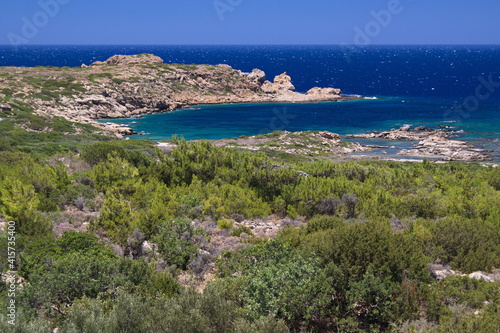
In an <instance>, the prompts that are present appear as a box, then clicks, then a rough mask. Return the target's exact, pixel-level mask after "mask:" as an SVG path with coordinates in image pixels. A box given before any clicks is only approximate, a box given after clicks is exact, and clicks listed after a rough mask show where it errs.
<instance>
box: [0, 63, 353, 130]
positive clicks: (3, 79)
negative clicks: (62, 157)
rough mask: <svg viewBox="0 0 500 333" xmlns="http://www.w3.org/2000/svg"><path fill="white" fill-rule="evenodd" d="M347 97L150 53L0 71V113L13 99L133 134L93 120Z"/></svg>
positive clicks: (40, 111)
mask: <svg viewBox="0 0 500 333" xmlns="http://www.w3.org/2000/svg"><path fill="white" fill-rule="evenodd" d="M353 98H355V97H350V96H343V95H341V90H340V89H334V88H318V87H315V88H312V89H311V90H309V91H308V92H307V93H304V94H302V93H298V92H296V91H295V87H294V86H293V84H292V80H291V78H290V76H288V75H287V74H286V73H283V74H281V75H278V76H276V77H275V78H274V80H273V82H270V81H268V80H267V77H266V74H265V73H264V72H263V71H261V70H259V69H254V70H253V71H252V72H251V73H244V72H242V71H239V70H235V69H233V68H232V67H230V66H228V65H215V66H214V65H183V64H167V63H164V61H163V59H161V58H160V57H157V56H154V55H151V54H140V55H132V56H125V55H116V56H113V57H111V58H109V59H108V60H106V61H105V62H100V61H98V62H94V63H93V64H91V65H90V66H87V65H82V66H81V67H77V68H69V67H62V68H59V67H34V68H27V67H2V68H0V99H1V100H2V101H3V104H2V105H1V107H2V108H3V109H4V110H6V111H8V110H9V109H12V108H14V107H15V103H14V102H13V101H19V102H22V103H25V104H26V105H29V107H30V108H32V110H33V112H34V113H35V114H36V115H39V116H43V117H47V118H51V117H63V118H65V119H67V120H69V121H72V122H77V123H85V124H92V125H94V126H96V127H98V128H101V129H104V130H107V131H112V132H114V133H116V134H118V135H122V134H132V133H133V132H132V130H131V129H130V128H128V127H122V126H119V125H116V124H102V123H98V122H96V120H98V119H106V118H126V117H131V116H140V115H144V114H152V113H158V112H169V111H172V110H175V109H177V108H181V107H186V106H189V105H195V104H224V103H269V102H323V101H339V100H344V99H353ZM7 116H8V112H7Z"/></svg>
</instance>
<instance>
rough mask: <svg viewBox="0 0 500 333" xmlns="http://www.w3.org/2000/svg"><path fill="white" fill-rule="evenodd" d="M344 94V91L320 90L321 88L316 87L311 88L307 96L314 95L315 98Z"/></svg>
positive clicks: (333, 89)
mask: <svg viewBox="0 0 500 333" xmlns="http://www.w3.org/2000/svg"><path fill="white" fill-rule="evenodd" d="M340 94H342V91H341V90H340V89H335V88H319V87H314V88H311V89H309V90H308V91H307V93H306V95H314V96H332V95H335V96H338V95H340Z"/></svg>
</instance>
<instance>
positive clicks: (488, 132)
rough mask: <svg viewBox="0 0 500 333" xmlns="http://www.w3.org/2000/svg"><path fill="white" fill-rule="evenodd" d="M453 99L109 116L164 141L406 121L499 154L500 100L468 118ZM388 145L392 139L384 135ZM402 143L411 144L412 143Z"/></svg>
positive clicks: (357, 129)
mask: <svg viewBox="0 0 500 333" xmlns="http://www.w3.org/2000/svg"><path fill="white" fill-rule="evenodd" d="M450 105H453V100H448V99H438V98H433V99H423V98H416V97H412V98H403V97H391V98H388V97H379V99H375V100H374V99H369V100H356V101H345V102H331V103H307V104H302V103H300V104H299V103H297V104H284V103H279V104H278V103H277V104H230V105H202V106H195V107H192V108H190V109H181V110H177V111H174V112H171V113H164V114H155V115H147V116H144V117H143V118H137V119H114V120H105V121H110V122H115V123H121V124H126V125H129V126H131V127H132V128H133V129H134V130H135V131H136V132H138V133H142V134H143V135H134V136H131V138H132V139H139V138H141V139H149V140H155V141H161V140H165V139H170V138H171V136H172V135H174V134H176V135H180V136H182V137H184V138H185V139H186V140H198V139H222V138H232V137H239V136H242V135H247V136H250V135H256V134H265V133H270V132H272V131H274V130H287V131H292V132H293V131H305V130H327V131H331V132H335V133H338V134H341V135H345V134H358V133H366V132H371V131H384V130H389V129H391V128H398V127H400V126H403V125H405V124H409V125H413V126H421V125H424V126H428V127H434V128H436V127H437V126H438V125H446V126H451V127H452V128H453V129H454V131H456V136H457V138H458V139H463V140H467V141H471V142H473V143H474V144H475V145H477V146H478V147H481V148H488V149H492V150H495V153H494V155H495V160H497V161H498V160H500V146H499V144H500V140H499V138H500V112H499V111H500V103H496V102H490V103H483V104H482V105H480V107H479V108H478V109H477V110H475V111H474V113H473V114H472V113H471V114H470V115H469V117H467V118H461V117H455V118H452V117H450V116H449V114H448V111H449V110H450ZM385 144H386V145H393V144H394V143H391V142H389V141H386V143H385ZM402 145H403V146H406V145H408V143H407V144H406V145H405V144H404V143H403V144H402Z"/></svg>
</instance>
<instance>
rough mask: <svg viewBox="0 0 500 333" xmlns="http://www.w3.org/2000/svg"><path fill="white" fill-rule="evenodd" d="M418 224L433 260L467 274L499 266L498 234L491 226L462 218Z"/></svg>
mask: <svg viewBox="0 0 500 333" xmlns="http://www.w3.org/2000/svg"><path fill="white" fill-rule="evenodd" d="M421 225H422V228H425V229H426V230H427V231H428V233H430V235H428V236H427V237H425V236H424V237H423V238H424V243H425V245H424V246H425V249H426V252H427V254H428V256H429V257H430V258H432V259H433V261H441V262H443V263H448V264H450V265H451V266H452V267H454V268H455V269H458V270H461V271H464V272H469V273H470V272H473V271H479V270H486V271H489V270H491V269H492V268H495V267H500V233H498V228H497V227H496V226H495V225H493V224H491V223H489V222H484V221H481V220H471V219H466V218H463V217H447V218H444V219H441V220H439V221H436V222H422V223H421ZM419 226H420V225H419ZM416 227H417V226H416Z"/></svg>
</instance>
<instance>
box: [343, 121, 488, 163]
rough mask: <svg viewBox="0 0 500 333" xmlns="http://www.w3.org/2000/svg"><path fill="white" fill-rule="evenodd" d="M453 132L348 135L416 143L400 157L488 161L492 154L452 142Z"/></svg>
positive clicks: (417, 129)
mask: <svg viewBox="0 0 500 333" xmlns="http://www.w3.org/2000/svg"><path fill="white" fill-rule="evenodd" d="M451 137H452V132H451V131H450V130H449V129H447V128H439V129H434V128H426V127H425V126H417V127H415V128H413V129H412V128H411V126H408V125H407V126H403V127H401V128H399V129H392V130H390V131H384V132H372V133H367V134H355V135H347V136H346V138H348V139H385V140H406V141H415V142H416V143H415V144H414V148H413V149H402V150H401V151H399V153H398V154H399V155H406V156H421V157H439V158H441V159H442V160H444V161H464V162H473V161H488V160H491V154H489V153H490V152H489V151H487V150H485V149H478V148H475V147H474V146H473V145H471V144H470V143H468V142H465V141H460V140H452V139H451Z"/></svg>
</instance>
